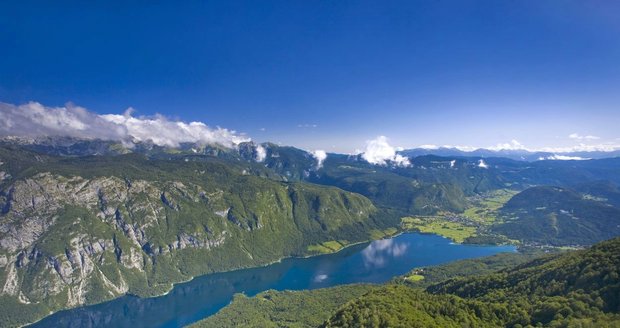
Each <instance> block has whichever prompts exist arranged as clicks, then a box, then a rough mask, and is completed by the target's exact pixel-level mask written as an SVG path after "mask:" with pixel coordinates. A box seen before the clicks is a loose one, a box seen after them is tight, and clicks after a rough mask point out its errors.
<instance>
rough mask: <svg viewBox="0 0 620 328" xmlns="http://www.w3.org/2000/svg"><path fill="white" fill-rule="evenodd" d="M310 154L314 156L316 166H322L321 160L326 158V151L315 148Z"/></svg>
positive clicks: (318, 167)
mask: <svg viewBox="0 0 620 328" xmlns="http://www.w3.org/2000/svg"><path fill="white" fill-rule="evenodd" d="M312 156H314V158H316V168H317V169H320V168H321V167H322V166H323V161H324V160H325V159H326V158H327V153H326V152H325V151H324V150H320V149H317V150H315V151H313V152H312Z"/></svg>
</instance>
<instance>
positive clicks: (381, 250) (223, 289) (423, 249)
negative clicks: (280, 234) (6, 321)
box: [31, 233, 515, 328]
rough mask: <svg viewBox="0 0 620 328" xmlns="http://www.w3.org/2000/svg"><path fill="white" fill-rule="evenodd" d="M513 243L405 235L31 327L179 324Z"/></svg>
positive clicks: (208, 279)
mask: <svg viewBox="0 0 620 328" xmlns="http://www.w3.org/2000/svg"><path fill="white" fill-rule="evenodd" d="M514 251H515V247H514V246H477V245H461V244H454V243H452V242H451V241H450V240H448V239H446V238H443V237H441V236H437V235H429V234H419V233H406V234H401V235H399V236H396V237H393V238H389V239H382V240H377V241H373V242H370V243H365V244H359V245H355V246H352V247H348V248H345V249H344V250H342V251H340V252H338V253H335V254H328V255H321V256H315V257H310V258H291V259H285V260H282V262H279V263H275V264H272V265H268V266H265V267H260V268H253V269H244V270H238V271H231V272H224V273H216V274H209V275H205V276H200V277H197V278H195V279H193V280H192V281H189V282H186V283H182V284H178V285H175V287H174V289H173V290H172V291H171V292H170V293H168V294H167V295H164V296H160V297H153V298H139V297H135V296H124V297H121V298H118V299H115V300H112V301H109V302H106V303H102V304H97V305H92V306H86V307H82V308H77V309H72V310H66V311H61V312H58V313H55V314H53V315H51V316H49V317H46V318H45V319H43V320H41V321H39V322H38V323H36V324H34V325H32V326H31V327H131V328H137V327H183V326H185V325H187V324H190V323H193V322H196V321H198V320H200V319H203V318H206V317H208V316H210V315H213V314H215V313H216V312H217V311H218V310H220V309H221V308H222V307H224V306H226V305H227V304H228V303H230V301H231V300H232V297H233V295H234V294H235V293H245V294H246V295H248V296H252V295H256V294H257V293H260V292H262V291H265V290H268V289H276V290H284V289H289V290H300V289H315V288H324V287H330V286H336V285H342V284H350V283H359V282H366V283H382V282H386V281H388V280H390V279H391V278H393V277H395V276H398V275H402V274H405V273H407V272H408V271H409V270H411V269H413V268H415V267H420V266H428V265H435V264H441V263H446V262H450V261H455V260H461V259H467V258H474V257H482V256H488V255H493V254H496V253H501V252H514Z"/></svg>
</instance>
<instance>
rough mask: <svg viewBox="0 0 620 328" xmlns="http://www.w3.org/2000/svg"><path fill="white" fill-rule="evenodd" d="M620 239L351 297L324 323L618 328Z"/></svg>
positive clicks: (350, 325) (335, 324)
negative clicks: (508, 266) (421, 286)
mask: <svg viewBox="0 0 620 328" xmlns="http://www.w3.org/2000/svg"><path fill="white" fill-rule="evenodd" d="M619 295H620V238H616V239H613V240H610V241H606V242H603V243H600V244H597V245H595V246H593V247H592V248H591V249H588V250H585V251H574V252H570V253H566V254H562V255H554V256H550V257H543V258H540V259H538V260H534V261H531V262H529V263H526V264H522V265H518V266H516V267H514V268H512V269H505V270H501V271H499V272H497V273H492V274H487V275H482V276H474V277H466V278H455V279H452V280H448V281H446V282H444V283H440V284H438V285H433V286H430V287H429V288H427V291H426V292H423V291H421V290H419V289H413V288H409V287H405V286H402V285H401V286H398V285H386V286H385V287H384V288H381V289H377V290H373V291H371V292H370V293H368V294H366V295H364V296H361V297H359V298H358V299H356V300H354V301H352V302H349V303H348V304H346V305H345V306H344V307H343V308H341V309H340V310H339V311H338V312H337V313H336V314H335V315H334V316H333V317H332V318H330V319H329V320H328V321H327V322H326V324H325V325H324V326H325V327H382V326H389V327H522V326H528V325H532V326H546V327H568V326H576V327H617V326H620V315H619V313H620V297H619Z"/></svg>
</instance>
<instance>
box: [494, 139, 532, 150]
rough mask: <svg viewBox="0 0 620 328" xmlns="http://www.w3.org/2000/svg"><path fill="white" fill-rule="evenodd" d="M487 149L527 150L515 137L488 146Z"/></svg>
mask: <svg viewBox="0 0 620 328" xmlns="http://www.w3.org/2000/svg"><path fill="white" fill-rule="evenodd" d="M488 149H489V150H495V151H498V150H527V148H525V146H524V145H522V144H521V143H520V142H518V141H517V140H515V139H512V140H511V141H510V142H509V143H500V144H497V145H495V146H492V147H489V148H488Z"/></svg>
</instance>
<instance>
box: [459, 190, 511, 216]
mask: <svg viewBox="0 0 620 328" xmlns="http://www.w3.org/2000/svg"><path fill="white" fill-rule="evenodd" d="M517 193H518V191H515V190H508V189H499V190H494V191H492V192H489V193H488V194H486V195H484V196H481V197H476V198H473V199H471V201H472V203H473V206H471V207H470V208H468V209H466V210H465V212H463V215H464V216H465V217H467V218H469V219H471V220H473V221H477V222H480V223H483V224H491V223H494V222H495V221H496V220H497V216H496V212H497V210H498V209H500V208H501V207H502V206H504V204H506V202H507V201H508V200H510V198H512V196H514V195H516V194H517Z"/></svg>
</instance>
